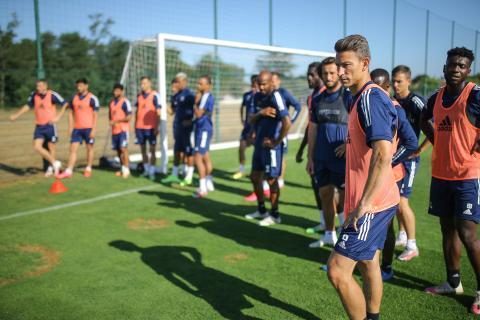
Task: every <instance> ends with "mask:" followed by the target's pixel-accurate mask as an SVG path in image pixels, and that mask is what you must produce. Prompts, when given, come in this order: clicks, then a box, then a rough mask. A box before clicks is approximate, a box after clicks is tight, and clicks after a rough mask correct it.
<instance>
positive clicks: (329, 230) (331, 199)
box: [319, 184, 337, 245]
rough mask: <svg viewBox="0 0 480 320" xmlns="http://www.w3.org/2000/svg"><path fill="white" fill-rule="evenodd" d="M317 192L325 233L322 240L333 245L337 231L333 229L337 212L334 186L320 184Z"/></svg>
mask: <svg viewBox="0 0 480 320" xmlns="http://www.w3.org/2000/svg"><path fill="white" fill-rule="evenodd" d="M319 192H320V199H322V206H323V214H324V217H325V235H324V237H323V239H322V240H323V243H324V244H330V245H335V243H336V242H337V233H336V231H335V216H336V214H337V206H336V201H335V186H334V185H332V184H326V185H322V186H321V187H320V189H319Z"/></svg>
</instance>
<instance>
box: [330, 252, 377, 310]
mask: <svg viewBox="0 0 480 320" xmlns="http://www.w3.org/2000/svg"><path fill="white" fill-rule="evenodd" d="M356 264H357V262H356V261H355V260H352V259H350V258H348V257H346V256H343V255H341V254H339V253H337V252H335V251H333V252H332V254H331V255H330V258H329V260H328V279H329V280H330V282H331V283H332V285H333V287H334V288H335V290H337V293H338V295H339V297H340V300H341V301H342V304H343V307H344V309H345V311H346V312H347V314H348V316H349V318H350V319H358V320H360V319H361V320H363V319H365V315H366V313H367V308H366V302H365V296H364V294H363V291H362V289H361V288H360V286H359V285H358V283H357V281H355V279H354V278H353V270H354V268H355V266H356Z"/></svg>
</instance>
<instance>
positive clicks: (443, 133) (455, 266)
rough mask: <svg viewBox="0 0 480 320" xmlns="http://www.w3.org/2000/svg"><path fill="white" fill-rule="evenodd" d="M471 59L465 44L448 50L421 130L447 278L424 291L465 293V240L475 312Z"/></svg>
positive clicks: (475, 103) (477, 253)
mask: <svg viewBox="0 0 480 320" xmlns="http://www.w3.org/2000/svg"><path fill="white" fill-rule="evenodd" d="M473 61H474V55H473V52H472V51H471V50H469V49H467V48H465V47H462V48H458V47H457V48H453V49H451V50H449V51H448V53H447V60H446V63H445V65H444V67H443V74H444V77H445V81H446V85H445V86H443V87H441V88H440V89H439V91H438V92H436V93H435V94H434V95H432V96H431V97H430V98H429V99H428V103H427V107H426V108H425V109H423V112H422V122H421V128H422V131H423V133H425V135H426V136H427V138H428V139H429V140H430V142H431V143H432V144H433V153H432V182H431V185H430V205H429V210H428V211H429V213H430V214H432V215H435V216H438V217H439V219H440V226H441V231H442V244H443V255H444V259H445V265H446V269H447V281H446V282H444V283H442V284H440V285H438V286H435V287H431V288H427V289H426V291H427V292H429V293H432V294H462V293H463V287H462V282H461V281H460V256H461V249H462V244H463V245H464V246H465V249H466V251H467V254H468V258H469V260H470V264H471V265H472V268H473V271H474V274H475V277H476V280H477V292H476V295H475V299H474V301H473V304H472V307H471V310H472V312H473V313H474V314H477V315H479V314H480V239H478V236H477V224H478V223H479V222H480V182H479V181H480V159H479V156H480V140H479V135H480V87H478V86H477V85H475V84H474V83H473V82H468V81H467V77H468V76H469V75H470V72H471V69H470V67H471V65H472V62H473ZM433 119H435V121H434V122H433V123H432V121H433Z"/></svg>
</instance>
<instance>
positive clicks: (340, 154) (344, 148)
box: [335, 143, 347, 158]
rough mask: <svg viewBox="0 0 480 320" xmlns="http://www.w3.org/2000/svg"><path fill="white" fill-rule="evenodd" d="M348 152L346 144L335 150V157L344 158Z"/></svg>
mask: <svg viewBox="0 0 480 320" xmlns="http://www.w3.org/2000/svg"><path fill="white" fill-rule="evenodd" d="M346 151H347V144H346V143H344V144H342V145H339V146H338V147H336V148H335V155H336V156H337V158H343V157H344V156H345V152H346Z"/></svg>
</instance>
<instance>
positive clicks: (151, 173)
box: [148, 129, 157, 180]
mask: <svg viewBox="0 0 480 320" xmlns="http://www.w3.org/2000/svg"><path fill="white" fill-rule="evenodd" d="M148 143H149V153H150V162H149V164H150V167H149V170H148V177H149V178H150V180H155V170H156V168H155V166H156V164H157V155H156V154H155V153H156V151H157V150H156V148H157V134H156V133H155V130H154V129H150V130H149V138H148Z"/></svg>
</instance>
